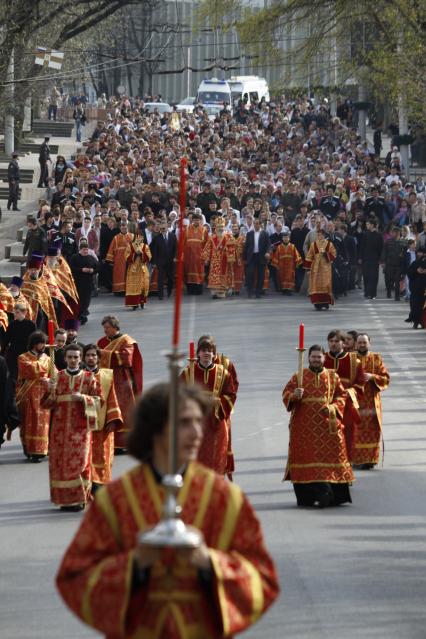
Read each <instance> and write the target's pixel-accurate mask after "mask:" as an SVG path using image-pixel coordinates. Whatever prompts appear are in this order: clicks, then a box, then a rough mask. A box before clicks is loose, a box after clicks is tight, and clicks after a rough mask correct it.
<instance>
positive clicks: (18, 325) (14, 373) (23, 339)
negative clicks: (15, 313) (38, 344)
mask: <svg viewBox="0 0 426 639" xmlns="http://www.w3.org/2000/svg"><path fill="white" fill-rule="evenodd" d="M36 330H37V327H36V325H35V324H34V322H32V321H31V320H29V319H23V320H12V321H11V322H10V324H9V326H8V327H7V330H6V334H5V339H4V350H3V352H4V353H5V356H6V363H7V367H8V369H9V373H10V375H11V377H12V380H13V382H16V380H17V378H18V357H19V355H22V353H26V352H27V350H28V339H29V337H30V335H31V333H34V331H36Z"/></svg>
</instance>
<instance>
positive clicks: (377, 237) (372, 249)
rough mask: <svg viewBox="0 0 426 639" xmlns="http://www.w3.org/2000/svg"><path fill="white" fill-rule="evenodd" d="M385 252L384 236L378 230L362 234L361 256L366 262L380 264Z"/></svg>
mask: <svg viewBox="0 0 426 639" xmlns="http://www.w3.org/2000/svg"><path fill="white" fill-rule="evenodd" d="M382 253H383V236H382V235H381V233H379V232H378V231H365V232H364V233H363V234H362V235H361V243H360V250H359V256H360V259H361V260H362V262H363V263H364V264H367V263H370V264H372V263H374V264H379V262H380V259H381V257H382Z"/></svg>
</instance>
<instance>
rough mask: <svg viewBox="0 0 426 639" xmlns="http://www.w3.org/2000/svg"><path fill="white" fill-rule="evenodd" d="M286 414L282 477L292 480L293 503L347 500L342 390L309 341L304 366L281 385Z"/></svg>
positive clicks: (348, 470)
mask: <svg viewBox="0 0 426 639" xmlns="http://www.w3.org/2000/svg"><path fill="white" fill-rule="evenodd" d="M283 402H284V405H285V407H286V408H287V410H288V411H289V412H291V417H290V424H289V427H290V441H289V450H288V460H287V468H286V471H285V475H284V480H288V481H291V482H292V483H293V488H294V492H295V494H296V499H297V505H298V506H319V507H320V508H324V507H326V506H337V505H338V504H342V503H345V502H350V501H352V500H351V496H350V493H349V485H350V483H351V482H352V481H353V480H354V476H353V473H352V468H351V464H350V462H349V459H348V454H347V451H346V443H345V436H344V434H343V423H342V418H343V412H344V410H345V403H346V391H345V389H344V388H343V386H342V383H341V381H340V379H339V376H338V375H337V373H335V372H334V371H332V370H329V369H327V368H324V349H323V348H322V346H317V345H314V346H311V348H310V349H309V368H305V369H303V373H302V379H299V378H298V375H296V374H295V375H293V377H292V378H291V379H290V381H289V382H288V383H287V385H286V386H285V388H284V390H283Z"/></svg>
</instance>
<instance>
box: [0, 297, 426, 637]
mask: <svg viewBox="0 0 426 639" xmlns="http://www.w3.org/2000/svg"><path fill="white" fill-rule="evenodd" d="M171 309H172V305H171V302H170V301H166V300H165V301H163V302H159V301H157V300H154V301H152V302H150V303H149V305H148V307H147V308H146V309H145V311H143V312H142V311H140V312H139V311H138V312H135V313H133V312H129V311H124V310H122V309H121V300H118V299H112V298H111V297H108V296H107V297H105V296H101V297H99V298H98V299H97V300H95V301H94V303H93V307H92V314H91V316H90V317H91V320H90V322H89V324H88V325H87V326H86V327H85V328H84V330H83V331H82V334H81V337H82V340H83V341H84V342H88V341H89V340H93V339H95V338H97V337H99V336H100V330H99V321H100V319H101V317H102V316H103V315H104V314H105V313H106V312H111V311H112V310H113V311H114V312H117V313H119V315H120V317H121V319H122V328H123V329H124V330H125V331H126V332H129V333H131V334H132V335H133V336H134V337H136V338H137V339H138V340H139V342H140V344H141V347H142V352H143V355H144V361H145V383H146V384H147V385H148V384H149V383H152V382H154V381H156V380H159V379H164V378H165V376H166V364H165V359H164V358H163V357H162V356H161V355H160V353H161V352H162V351H164V350H166V349H167V348H168V345H169V335H170V322H171ZM406 310H407V305H406V303H405V302H400V303H395V302H393V301H387V300H383V299H378V300H376V301H374V302H367V301H364V299H363V298H362V296H361V295H360V294H359V293H358V292H356V293H353V294H352V295H351V296H350V297H348V298H346V299H344V300H342V301H341V302H340V301H339V303H338V304H337V305H336V306H335V308H334V309H333V310H330V311H329V312H323V313H316V312H314V311H313V309H312V307H311V306H310V304H309V303H308V301H307V300H306V299H305V298H300V297H293V298H291V299H286V298H281V297H278V296H275V295H274V294H271V295H270V296H268V297H267V298H265V299H262V300H259V301H257V300H247V299H244V298H242V299H230V300H226V301H219V300H218V301H212V300H209V299H207V298H203V299H201V300H199V299H197V301H193V300H188V299H186V300H185V307H184V321H183V342H184V343H185V345H186V343H187V342H188V341H189V340H190V339H194V338H196V337H197V336H199V335H200V334H201V333H204V332H213V333H214V334H215V335H216V337H217V340H218V344H219V347H220V349H221V350H223V351H224V352H225V353H227V354H228V355H229V356H230V357H232V359H233V360H234V361H235V362H236V365H237V370H238V373H239V377H240V382H241V383H240V394H239V397H238V402H237V406H236V411H235V417H234V422H233V424H234V444H235V446H234V447H235V453H236V459H237V469H238V472H237V474H236V481H237V482H239V483H240V484H241V486H242V487H243V488H244V490H245V491H246V492H247V493H248V495H249V497H250V499H251V501H252V503H253V504H254V506H255V508H256V510H257V512H258V513H259V516H260V518H261V520H262V523H263V527H264V530H265V534H266V539H267V544H268V547H269V548H270V550H271V552H272V554H273V556H274V558H275V560H276V563H277V566H278V570H279V573H280V577H281V585H282V595H281V598H280V599H279V601H278V602H277V603H276V604H275V606H274V607H273V609H272V610H271V611H270V613H269V614H268V615H267V616H266V617H265V618H264V619H263V620H262V621H261V623H260V624H259V625H258V626H256V627H255V628H254V629H253V630H252V631H250V632H248V633H247V634H246V635H245V636H247V637H252V638H254V637H256V638H258V637H260V636H262V639H281V637H286V638H287V639H323V638H324V639H325V638H326V639H337V638H340V637H342V636H344V637H345V638H346V639H355V638H358V637H362V638H363V639H365V638H377V639H382V638H383V637H386V638H388V639H393V638H395V639H396V638H398V639H400V638H401V637H402V638H404V639H417V638H418V639H420V638H422V639H423V638H424V636H425V627H426V606H425V596H426V548H425V532H426V531H425V528H426V518H425V514H426V488H425V473H424V471H425V465H426V463H425V450H426V434H425V420H424V414H425V407H426V405H425V401H426V400H425V397H424V388H425V382H426V368H425V361H426V358H425V355H426V334H425V333H424V332H423V331H413V330H412V329H411V328H409V327H408V326H407V324H404V323H403V321H402V320H403V319H404V317H405V316H406ZM301 320H303V321H304V322H305V325H306V336H307V343H315V342H322V343H324V342H325V334H326V333H327V332H328V330H330V329H332V328H337V327H339V328H345V329H354V328H355V329H363V330H368V331H369V332H370V334H371V336H372V340H373V348H374V349H377V350H379V351H381V352H382V353H383V355H384V360H385V362H386V364H387V365H388V367H389V369H390V371H391V375H392V383H391V387H390V389H389V390H388V391H387V392H386V395H385V397H384V406H385V419H384V423H385V440H386V453H385V461H384V467H383V468H380V469H377V470H375V471H373V472H371V473H358V476H357V482H356V484H355V485H354V487H353V490H352V497H353V504H352V505H350V506H344V507H340V508H338V509H335V510H328V511H311V510H299V509H297V508H296V507H295V498H294V494H293V491H292V488H291V485H289V484H282V483H281V477H282V472H283V468H284V464H285V456H286V452H287V441H288V440H287V424H288V416H287V414H286V413H285V412H284V410H283V407H282V404H281V390H282V387H283V384H284V383H285V382H286V381H287V380H288V378H289V377H290V375H291V374H292V373H293V372H294V371H295V368H296V353H295V346H296V340H297V325H298V323H299V322H300V321H301ZM130 464H131V460H129V459H127V458H118V459H117V463H116V466H115V473H116V474H119V473H120V472H121V471H123V470H124V469H126V468H128V467H129V465H130ZM0 465H1V468H0V477H1V486H2V490H1V497H0V526H1V543H2V552H1V555H0V575H1V581H0V584H1V585H0V594H1V596H0V628H1V630H0V632H1V636H2V637H4V638H5V639H58V638H61V639H83V638H88V637H95V636H98V635H96V634H95V633H93V632H91V631H89V630H88V629H86V628H85V627H84V626H82V625H81V624H80V623H79V622H78V621H77V620H76V619H74V618H73V617H72V615H71V614H70V613H68V611H67V610H66V609H65V608H64V607H63V606H62V604H61V602H60V601H59V599H58V597H57V595H56V593H55V590H54V586H53V578H54V574H55V571H56V569H57V566H58V562H59V560H60V557H61V555H62V553H63V551H64V549H65V547H66V545H67V543H68V542H69V540H70V539H71V537H72V535H73V533H74V531H75V529H76V527H77V525H78V522H79V520H80V515H76V514H62V513H59V512H57V511H56V510H55V509H54V508H52V506H51V505H50V503H49V501H48V472H47V470H48V469H47V464H40V465H36V466H34V465H28V464H26V463H24V462H23V461H22V455H21V453H20V449H19V445H18V441H17V439H16V438H15V440H14V441H13V442H12V443H11V444H9V445H8V446H7V447H6V448H5V449H4V450H2V451H1V452H0Z"/></svg>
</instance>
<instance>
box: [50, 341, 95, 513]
mask: <svg viewBox="0 0 426 639" xmlns="http://www.w3.org/2000/svg"><path fill="white" fill-rule="evenodd" d="M80 361H81V349H80V346H79V345H78V344H68V346H66V347H65V362H66V365H67V367H66V368H65V369H64V370H62V371H59V373H58V375H57V377H56V378H52V379H50V380H49V390H48V392H47V393H46V395H45V397H44V400H43V403H44V405H45V406H46V407H48V408H51V409H52V428H51V435H50V447H49V478H50V499H51V501H52V502H53V503H54V504H56V505H57V506H60V508H61V510H67V511H78V510H83V509H84V507H85V506H86V503H87V502H88V500H89V498H90V492H91V489H92V469H91V462H92V459H91V453H92V431H93V430H96V428H97V415H98V410H99V405H100V402H101V388H100V384H99V381H98V380H97V379H96V377H95V375H94V374H93V373H90V372H88V371H84V370H81V369H80Z"/></svg>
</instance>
